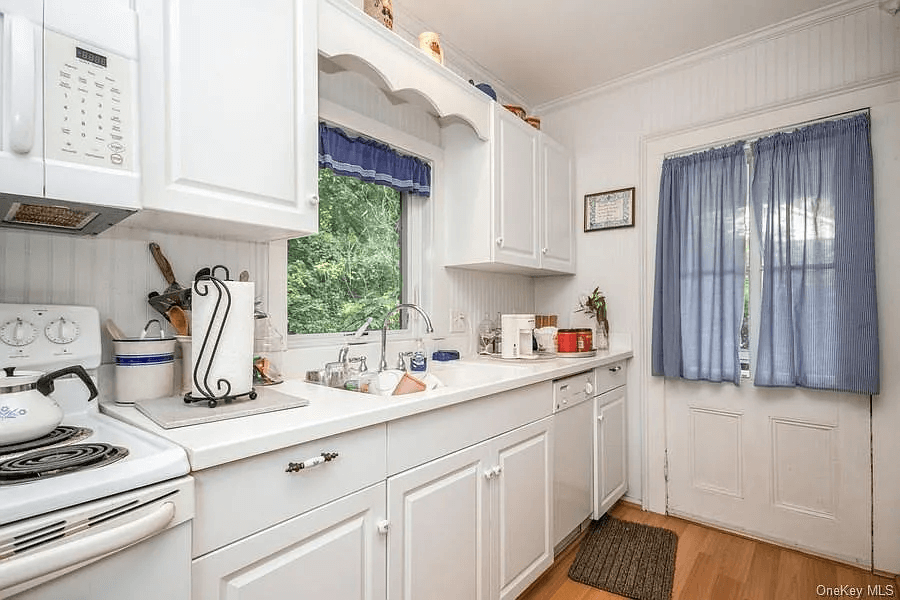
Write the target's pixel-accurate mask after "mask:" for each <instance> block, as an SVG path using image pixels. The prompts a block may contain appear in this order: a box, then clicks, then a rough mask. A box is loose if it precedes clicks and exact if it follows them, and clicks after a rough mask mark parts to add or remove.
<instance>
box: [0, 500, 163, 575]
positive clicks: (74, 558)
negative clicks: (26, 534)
mask: <svg viewBox="0 0 900 600" xmlns="http://www.w3.org/2000/svg"><path fill="white" fill-rule="evenodd" d="M174 517H175V504H173V503H172V502H166V503H165V504H162V505H160V506H158V507H157V508H156V509H154V510H153V512H151V513H150V514H147V515H144V516H142V517H140V518H138V519H135V520H134V521H131V522H130V523H126V524H124V525H120V526H118V527H115V528H113V529H107V530H106V531H101V532H99V533H95V534H92V535H87V536H84V537H82V538H80V539H76V540H72V541H70V542H63V543H61V544H59V545H58V546H54V547H53V548H48V549H46V550H41V551H38V552H34V553H30V554H26V555H24V556H21V557H19V558H13V559H10V560H6V561H4V562H2V563H0V590H5V589H7V588H10V587H12V586H14V585H18V584H20V583H24V582H26V581H32V580H34V579H37V578H38V577H43V576H45V575H50V574H51V573H54V572H56V571H62V570H63V569H66V568H68V567H71V566H73V565H77V564H79V563H82V562H86V561H89V560H93V559H96V558H100V557H101V556H104V555H106V554H109V553H111V552H116V551H117V550H121V549H123V548H125V547H127V546H130V545H131V544H134V543H136V542H139V541H141V540H143V539H144V538H147V537H150V536H151V535H153V534H155V533H158V532H160V531H162V530H163V529H165V528H166V526H167V525H168V524H169V523H170V522H171V521H172V519H173V518H174Z"/></svg>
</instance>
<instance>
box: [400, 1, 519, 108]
mask: <svg viewBox="0 0 900 600" xmlns="http://www.w3.org/2000/svg"><path fill="white" fill-rule="evenodd" d="M405 4H406V2H398V1H397V0H394V2H393V5H394V32H395V33H397V34H398V35H400V37H402V38H404V39H406V41H408V42H409V43H411V44H412V45H413V46H416V47H418V45H419V33H421V32H423V31H434V27H432V26H430V25H428V24H427V23H425V22H424V21H422V20H421V19H419V18H418V17H416V16H415V15H413V14H411V13H410V12H409V11H407V10H405V6H404V5H405ZM438 33H439V34H440V32H438ZM441 47H442V48H443V50H444V66H445V67H446V68H448V69H450V70H451V71H453V72H454V73H456V74H457V75H459V76H460V77H462V78H463V79H465V80H467V81H468V80H469V79H472V80H474V81H475V82H476V83H481V82H485V83H488V84H490V86H491V87H492V88H494V91H495V92H497V100H499V101H500V102H501V103H503V104H518V105H519V106H522V107H524V108H525V109H526V110H527V109H528V107H529V106H530V103H529V102H528V101H527V100H526V98H525V97H524V96H523V95H522V94H521V93H519V92H518V90H516V89H515V88H513V87H512V86H511V85H509V84H507V83H506V82H504V81H503V80H502V79H501V78H500V77H498V76H497V75H495V74H494V73H492V72H491V71H490V70H489V69H487V68H486V67H484V65H482V64H480V63H479V62H478V61H476V60H475V59H473V58H472V57H471V56H469V55H468V54H466V52H465V51H464V50H462V49H461V48H459V47H457V46H455V45H454V44H453V42H452V41H450V40H447V39H446V38H445V37H444V36H443V34H441Z"/></svg>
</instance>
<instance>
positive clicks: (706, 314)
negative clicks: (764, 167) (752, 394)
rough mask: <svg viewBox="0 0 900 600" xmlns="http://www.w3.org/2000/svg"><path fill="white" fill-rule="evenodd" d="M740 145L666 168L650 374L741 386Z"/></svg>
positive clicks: (743, 178) (743, 181)
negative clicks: (739, 351) (724, 382)
mask: <svg viewBox="0 0 900 600" xmlns="http://www.w3.org/2000/svg"><path fill="white" fill-rule="evenodd" d="M745 165H746V161H745V158H744V142H738V143H736V144H733V145H730V146H726V147H724V148H716V149H713V150H708V151H706V152H700V153H697V154H692V155H690V156H681V157H677V158H669V159H666V160H665V161H664V162H663V166H662V179H661V181H660V188H659V220H658V223H657V233H656V281H655V286H654V294H653V296H654V297H653V346H652V360H651V362H652V372H653V374H654V375H662V376H666V377H682V378H684V379H696V380H706V381H715V382H721V381H731V382H733V383H734V384H735V385H738V384H739V383H740V378H741V365H740V360H739V358H738V347H739V341H740V329H741V318H742V315H743V306H744V271H745V267H744V259H745V251H744V246H745V220H746V217H745V215H746V211H747V175H746V166H745Z"/></svg>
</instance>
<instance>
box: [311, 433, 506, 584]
mask: <svg viewBox="0 0 900 600" xmlns="http://www.w3.org/2000/svg"><path fill="white" fill-rule="evenodd" d="M489 457H490V454H489V448H488V445H487V442H484V443H481V444H478V445H476V446H472V447H471V448H467V449H465V450H460V451H459V452H456V453H454V454H450V455H448V456H445V457H443V458H439V459H437V460H434V461H431V462H429V463H425V464H424V465H421V466H419V467H416V468H414V469H410V470H409V471H405V472H403V473H401V474H399V475H396V476H394V477H391V478H389V479H388V519H389V521H390V524H391V525H390V533H389V536H388V537H389V542H388V543H389V547H388V596H387V597H388V598H389V599H390V600H488V599H489V598H491V595H490V571H489V569H490V561H489V557H490V552H491V548H490V523H489V521H488V519H489V518H490V487H489V484H490V473H488V465H489V461H488V459H489ZM492 466H493V465H492ZM321 597H322V598H325V597H326V596H321Z"/></svg>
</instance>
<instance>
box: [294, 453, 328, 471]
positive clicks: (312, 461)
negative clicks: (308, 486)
mask: <svg viewBox="0 0 900 600" xmlns="http://www.w3.org/2000/svg"><path fill="white" fill-rule="evenodd" d="M337 457H338V453H337V452H323V453H322V454H320V455H319V456H316V457H313V458H308V459H306V460H304V461H303V462H298V463H295V462H292V463H288V466H287V469H285V470H284V472H285V473H296V472H297V471H302V470H303V469H309V468H311V467H315V466H318V465H321V464H322V463H327V462H331V461H333V460H334V459H336V458H337Z"/></svg>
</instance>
